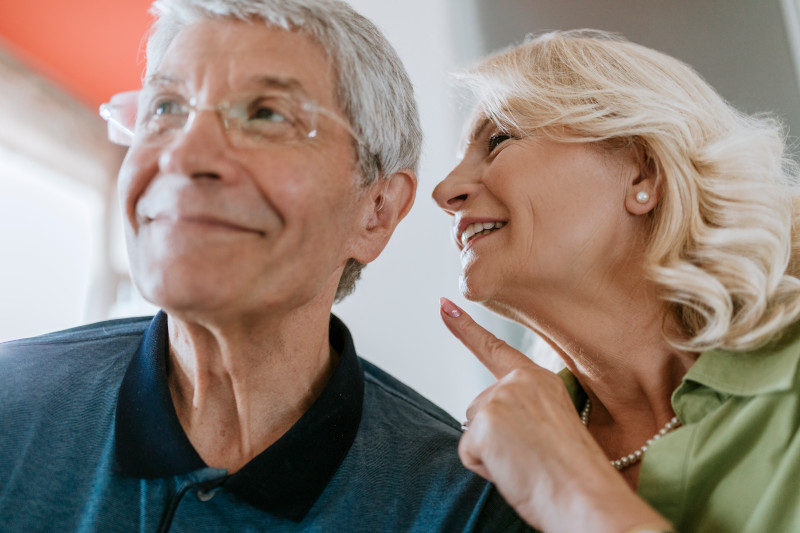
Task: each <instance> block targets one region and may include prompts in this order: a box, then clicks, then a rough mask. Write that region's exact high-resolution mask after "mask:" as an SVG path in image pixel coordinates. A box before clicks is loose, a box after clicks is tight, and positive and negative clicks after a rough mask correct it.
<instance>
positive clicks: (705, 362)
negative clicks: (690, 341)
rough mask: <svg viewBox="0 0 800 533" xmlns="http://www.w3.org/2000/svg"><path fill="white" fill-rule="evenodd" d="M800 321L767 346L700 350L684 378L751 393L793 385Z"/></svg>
mask: <svg viewBox="0 0 800 533" xmlns="http://www.w3.org/2000/svg"><path fill="white" fill-rule="evenodd" d="M798 333H800V324H796V325H794V326H792V327H790V328H788V329H786V330H785V331H784V332H783V334H782V335H781V336H780V337H779V338H778V339H777V340H773V341H772V342H770V343H769V344H767V345H766V346H764V347H762V348H758V349H755V350H751V351H747V352H734V351H728V350H709V351H706V352H703V353H701V354H700V356H699V357H698V359H697V361H696V362H695V363H694V365H692V367H691V368H690V369H689V372H687V373H686V375H685V376H684V378H683V381H684V383H688V382H694V383H699V384H701V385H705V386H706V387H709V388H711V389H714V390H716V391H718V392H721V393H724V394H731V395H735V396H754V395H757V394H767V393H771V392H780V391H786V390H789V389H790V388H792V387H793V386H794V384H795V380H796V379H797V369H798V365H800V338H799V337H798Z"/></svg>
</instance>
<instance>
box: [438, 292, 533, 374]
mask: <svg viewBox="0 0 800 533" xmlns="http://www.w3.org/2000/svg"><path fill="white" fill-rule="evenodd" d="M439 304H440V305H441V309H440V314H441V315H442V320H443V321H444V325H445V326H447V329H449V330H450V333H452V334H453V335H455V337H456V338H457V339H458V340H460V341H461V342H462V343H463V344H464V346H466V347H467V349H469V351H471V352H472V353H473V354H474V355H475V357H477V358H478V361H480V362H481V363H482V364H483V366H485V367H486V368H487V369H488V370H489V372H491V373H492V374H493V375H494V377H496V378H497V379H500V378H502V377H504V376H505V375H506V374H508V373H510V372H511V371H512V370H515V369H517V368H523V367H527V366H530V365H534V366H536V364H535V363H534V362H533V361H531V360H530V359H528V357H527V356H526V355H525V354H523V353H522V352H520V351H518V350H515V349H514V348H512V347H511V346H509V345H508V344H506V343H505V342H504V341H502V340H500V339H498V338H497V337H495V336H494V335H492V334H491V333H489V332H488V331H487V330H486V329H484V328H483V327H481V326H479V325H478V324H477V323H476V322H475V321H474V320H472V317H471V316H469V315H468V314H467V313H466V312H464V310H463V309H461V308H460V307H458V306H457V305H456V304H454V303H453V302H451V301H450V300H448V299H447V298H440V299H439Z"/></svg>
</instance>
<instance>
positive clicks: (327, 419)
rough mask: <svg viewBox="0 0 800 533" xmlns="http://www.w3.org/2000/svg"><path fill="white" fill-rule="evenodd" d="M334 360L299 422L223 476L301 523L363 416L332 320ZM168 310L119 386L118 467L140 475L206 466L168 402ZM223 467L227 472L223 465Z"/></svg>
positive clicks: (359, 384)
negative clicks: (332, 368) (334, 362)
mask: <svg viewBox="0 0 800 533" xmlns="http://www.w3.org/2000/svg"><path fill="white" fill-rule="evenodd" d="M330 343H331V346H332V347H333V349H334V350H336V351H337V352H338V353H339V354H340V359H339V363H338V364H337V366H336V368H335V369H334V371H333V373H332V374H331V377H330V379H329V381H328V383H327V385H326V386H325V388H324V389H323V391H322V393H321V394H320V395H319V397H318V398H317V399H316V401H315V402H314V403H313V404H312V406H311V407H310V408H309V410H308V411H306V413H305V414H304V415H303V416H302V417H301V418H300V420H298V421H297V423H295V425H294V426H292V427H291V428H290V429H289V431H287V432H286V433H285V434H284V435H283V436H282V437H281V438H280V439H278V440H277V441H276V442H275V443H274V444H272V445H271V446H270V447H269V448H267V449H266V450H264V451H263V452H262V453H261V454H259V455H258V456H256V457H255V458H254V459H253V460H251V461H250V462H249V463H247V465H245V466H244V467H243V468H242V469H241V470H239V471H238V472H236V473H235V474H233V475H231V476H226V477H224V479H221V480H220V481H219V483H218V484H222V485H223V486H224V487H225V488H226V489H227V490H230V491H231V492H232V493H234V494H235V495H236V496H237V497H239V498H240V499H242V500H244V501H246V502H248V503H249V504H251V505H253V506H255V507H258V508H260V509H262V510H264V511H267V512H269V513H271V514H275V515H278V516H281V517H284V518H288V519H291V520H294V521H300V520H302V518H303V517H304V516H305V514H306V513H307V512H308V511H309V510H310V509H311V507H312V506H313V505H314V502H316V501H317V498H319V496H320V495H321V494H322V491H323V490H324V489H325V487H326V486H327V484H328V482H329V481H330V479H331V478H332V477H333V475H334V474H335V473H336V470H337V469H338V468H339V465H340V464H341V463H342V461H343V460H344V457H345V455H347V452H348V451H349V449H350V446H351V445H352V444H353V440H354V439H355V436H356V432H357V431H358V426H359V423H360V421H361V409H362V404H363V399H364V374H363V370H362V368H361V364H360V362H359V360H358V357H357V356H356V352H355V347H354V345H353V339H352V337H351V336H350V332H349V331H348V330H347V327H345V325H344V324H343V323H342V322H341V321H340V320H339V319H338V318H336V317H335V316H333V315H331V320H330ZM168 353H169V342H168V337H167V316H166V314H164V313H163V312H159V313H158V314H157V315H156V316H155V317H154V318H153V320H152V321H151V323H150V325H149V326H148V328H147V330H146V331H145V334H144V337H143V339H142V342H141V343H140V345H139V349H138V350H137V352H136V354H135V355H134V357H133V360H132V361H131V363H130V365H129V367H128V370H127V371H126V373H125V377H124V378H123V381H122V385H121V386H120V393H119V399H118V401H117V413H116V426H115V437H116V438H115V456H116V469H117V471H119V472H121V473H122V474H124V475H128V476H133V477H140V478H165V477H172V476H178V475H186V474H189V473H191V472H194V471H197V470H201V469H206V468H207V465H206V464H205V463H204V462H203V460H202V459H201V458H200V456H199V455H198V454H197V452H196V451H195V450H194V448H193V447H192V445H191V443H190V442H189V439H188V438H187V437H186V434H185V433H184V431H183V428H182V427H181V425H180V422H179V421H178V416H177V414H176V413H175V407H174V405H173V404H172V398H171V395H170V391H169V387H168V384H167V372H166V361H167V354H168ZM223 472H224V471H223Z"/></svg>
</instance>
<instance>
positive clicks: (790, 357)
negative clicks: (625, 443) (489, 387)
mask: <svg viewBox="0 0 800 533" xmlns="http://www.w3.org/2000/svg"><path fill="white" fill-rule="evenodd" d="M799 334H800V328H797V327H794V328H791V330H787V332H786V334H785V335H784V336H783V338H782V340H779V341H777V342H774V343H772V344H770V345H768V346H766V347H764V348H760V349H757V350H753V351H751V352H729V351H724V350H712V351H707V352H703V353H702V354H700V357H699V358H698V359H697V362H696V363H695V364H694V365H693V366H692V367H691V369H689V372H688V373H687V374H686V376H684V378H683V382H682V383H681V385H680V386H679V387H678V388H677V389H676V390H675V392H673V393H672V407H673V409H674V410H675V413H676V414H677V416H678V418H679V419H680V420H681V422H682V423H683V426H682V427H680V428H678V429H677V430H675V431H673V432H672V433H670V434H668V435H667V436H665V437H663V438H661V439H659V440H658V441H656V442H655V443H653V445H652V446H650V448H649V449H648V451H647V454H646V455H645V457H644V460H643V461H642V467H641V473H640V475H639V485H638V489H637V490H638V493H639V495H640V496H641V497H642V498H644V499H645V500H646V501H647V502H648V503H650V505H652V506H653V507H654V508H655V509H656V510H658V512H660V513H661V514H662V515H663V516H664V517H665V518H667V519H668V520H670V521H672V523H673V524H674V526H675V528H676V530H677V531H679V532H681V533H688V532H693V531H703V532H714V533H727V532H730V533H733V532H736V533H764V532H795V531H796V532H800V384H798V367H799V366H800V335H799ZM561 376H562V378H563V379H564V382H565V384H566V385H567V389H568V390H569V392H570V394H571V395H572V398H573V401H574V402H575V405H576V408H578V409H580V407H582V406H583V402H584V400H585V397H586V395H585V393H584V392H583V390H582V389H581V388H580V385H578V382H577V380H576V379H575V377H574V376H573V375H572V374H570V373H569V372H568V371H566V370H565V371H562V373H561Z"/></svg>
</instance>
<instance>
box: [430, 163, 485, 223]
mask: <svg viewBox="0 0 800 533" xmlns="http://www.w3.org/2000/svg"><path fill="white" fill-rule="evenodd" d="M471 174H472V173H470V172H467V169H466V168H464V164H463V163H461V164H460V165H458V166H457V167H456V168H454V169H453V170H452V171H451V172H450V174H448V175H447V177H446V178H445V179H443V180H442V181H441V182H439V184H438V185H437V186H436V188H434V189H433V200H434V201H435V202H436V203H437V204H438V205H439V207H441V208H442V209H444V210H445V211H446V212H448V213H450V214H453V213H455V212H456V211H458V210H460V209H461V207H462V206H463V205H464V203H465V202H466V201H467V200H469V199H471V198H474V197H475V196H476V195H477V194H478V190H479V187H480V185H479V184H478V181H477V180H476V179H475V178H474V176H471Z"/></svg>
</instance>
